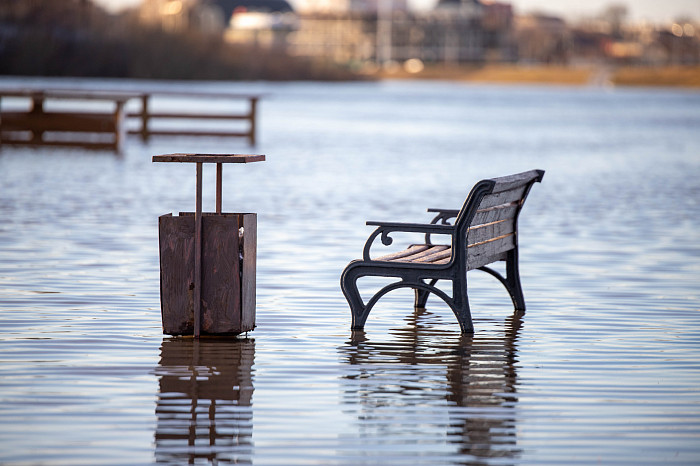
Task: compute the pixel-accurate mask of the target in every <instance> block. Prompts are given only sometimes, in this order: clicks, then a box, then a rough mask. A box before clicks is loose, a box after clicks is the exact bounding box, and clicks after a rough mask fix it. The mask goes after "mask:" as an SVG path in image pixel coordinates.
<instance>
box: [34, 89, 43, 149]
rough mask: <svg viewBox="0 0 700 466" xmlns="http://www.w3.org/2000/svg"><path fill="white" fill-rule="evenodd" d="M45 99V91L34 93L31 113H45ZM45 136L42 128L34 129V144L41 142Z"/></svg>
mask: <svg viewBox="0 0 700 466" xmlns="http://www.w3.org/2000/svg"><path fill="white" fill-rule="evenodd" d="M44 99H45V95H44V93H43V92H36V93H34V94H32V108H31V110H30V112H31V113H33V114H35V115H41V114H43V113H44ZM43 136H44V132H43V131H42V130H40V129H33V130H32V142H33V143H34V144H41V140H42V138H43Z"/></svg>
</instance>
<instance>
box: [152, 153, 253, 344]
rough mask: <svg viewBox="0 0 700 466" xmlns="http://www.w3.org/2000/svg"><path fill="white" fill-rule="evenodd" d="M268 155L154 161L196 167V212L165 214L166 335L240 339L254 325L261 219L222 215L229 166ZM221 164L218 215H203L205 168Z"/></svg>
mask: <svg viewBox="0 0 700 466" xmlns="http://www.w3.org/2000/svg"><path fill="white" fill-rule="evenodd" d="M263 160H265V156H264V155H238V154H230V155H228V154H226V155H224V154H168V155H156V156H154V157H153V161H154V162H190V163H196V165H197V195H196V209H195V212H181V213H180V214H179V215H178V216H174V215H173V214H166V215H162V216H161V217H160V218H159V219H158V231H159V242H160V301H161V316H162V321H163V333H165V334H168V335H194V336H195V337H199V336H200V335H201V334H208V335H236V334H239V333H243V332H248V331H250V330H253V328H254V327H255V275H256V265H255V264H256V248H257V215H256V214H254V213H223V212H222V211H221V191H222V189H221V183H222V182H221V179H222V171H223V168H222V165H223V164H224V163H250V162H260V161H263ZM204 163H216V167H217V170H216V212H215V213H203V212H202V168H203V167H202V165H203V164H204Z"/></svg>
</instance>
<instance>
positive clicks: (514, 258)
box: [479, 250, 525, 312]
mask: <svg viewBox="0 0 700 466" xmlns="http://www.w3.org/2000/svg"><path fill="white" fill-rule="evenodd" d="M479 270H482V271H484V272H486V273H488V274H489V275H491V276H493V277H495V278H497V279H498V281H499V282H501V283H502V284H503V286H504V287H505V288H506V291H508V294H509V295H510V299H511V300H512V301H513V307H514V308H515V310H516V311H519V312H525V297H524V296H523V288H522V286H521V285H520V272H519V270H518V253H517V252H516V251H515V250H512V251H509V252H508V257H507V258H506V276H505V277H503V275H501V274H500V273H498V272H496V271H495V270H493V269H491V268H489V267H486V266H484V267H479Z"/></svg>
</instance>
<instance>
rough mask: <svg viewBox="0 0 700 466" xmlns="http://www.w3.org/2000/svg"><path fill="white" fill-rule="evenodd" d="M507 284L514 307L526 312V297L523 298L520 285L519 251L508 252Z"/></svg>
mask: <svg viewBox="0 0 700 466" xmlns="http://www.w3.org/2000/svg"><path fill="white" fill-rule="evenodd" d="M506 282H507V283H508V285H507V288H508V291H509V292H510V297H511V298H512V299H513V306H514V307H515V310H516V311H524V310H525V297H524V296H523V287H522V286H521V285H520V270H519V268H518V250H517V249H513V250H511V251H508V258H507V259H506Z"/></svg>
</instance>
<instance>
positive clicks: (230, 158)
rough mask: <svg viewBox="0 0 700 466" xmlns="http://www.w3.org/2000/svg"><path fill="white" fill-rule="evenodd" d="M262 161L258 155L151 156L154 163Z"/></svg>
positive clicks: (263, 158)
mask: <svg viewBox="0 0 700 466" xmlns="http://www.w3.org/2000/svg"><path fill="white" fill-rule="evenodd" d="M264 160H265V156H264V155H258V154H165V155H154V156H153V161H154V162H182V163H251V162H262V161H264Z"/></svg>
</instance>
